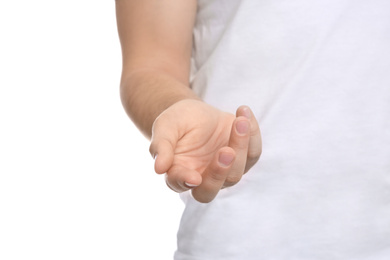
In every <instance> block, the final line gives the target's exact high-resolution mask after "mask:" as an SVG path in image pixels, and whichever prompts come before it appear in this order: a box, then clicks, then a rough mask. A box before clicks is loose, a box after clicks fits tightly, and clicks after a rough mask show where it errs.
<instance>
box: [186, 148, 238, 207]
mask: <svg viewBox="0 0 390 260" xmlns="http://www.w3.org/2000/svg"><path fill="white" fill-rule="evenodd" d="M234 159H235V152H234V150H233V149H232V148H230V147H223V148H221V149H220V150H219V151H218V152H217V153H216V155H215V156H214V158H213V160H212V161H211V163H210V164H209V166H208V167H207V168H206V170H205V171H204V172H203V174H202V183H201V184H200V185H199V186H198V187H196V188H194V189H193V190H192V196H193V197H194V198H195V199H196V200H197V201H199V202H202V203H208V202H210V201H212V200H213V199H214V198H215V196H217V194H218V192H219V190H220V189H221V188H222V186H223V184H224V182H225V180H226V177H227V175H228V173H229V170H230V168H231V166H232V164H233V162H234Z"/></svg>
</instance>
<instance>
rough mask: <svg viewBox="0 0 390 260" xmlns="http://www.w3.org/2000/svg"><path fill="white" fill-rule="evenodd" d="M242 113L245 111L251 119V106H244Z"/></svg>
mask: <svg viewBox="0 0 390 260" xmlns="http://www.w3.org/2000/svg"><path fill="white" fill-rule="evenodd" d="M242 113H243V116H245V117H246V118H248V119H251V116H252V114H251V111H250V110H249V107H244V108H243V109H242Z"/></svg>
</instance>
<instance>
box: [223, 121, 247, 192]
mask: <svg viewBox="0 0 390 260" xmlns="http://www.w3.org/2000/svg"><path fill="white" fill-rule="evenodd" d="M249 138H250V122H249V120H248V119H247V118H246V117H243V116H240V117H237V118H236V119H235V120H234V122H233V125H232V130H231V133H230V139H229V147H231V148H232V149H233V150H234V151H235V153H236V160H235V161H234V164H233V166H232V168H231V169H230V171H229V175H228V177H227V179H226V181H225V183H224V186H225V187H229V186H232V185H234V184H236V183H237V182H239V181H240V179H241V177H242V175H243V174H244V171H245V165H246V160H247V153H248V145H249Z"/></svg>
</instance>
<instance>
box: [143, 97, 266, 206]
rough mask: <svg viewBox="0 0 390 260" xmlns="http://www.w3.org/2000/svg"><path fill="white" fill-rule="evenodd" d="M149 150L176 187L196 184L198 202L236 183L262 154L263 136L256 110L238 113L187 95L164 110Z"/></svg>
mask: <svg viewBox="0 0 390 260" xmlns="http://www.w3.org/2000/svg"><path fill="white" fill-rule="evenodd" d="M150 152H151V154H152V155H153V156H155V171H156V172H157V173H159V174H163V173H166V183H167V185H168V186H169V187H170V188H171V189H172V190H174V191H176V192H183V191H187V190H189V189H192V195H193V197H194V198H195V199H196V200H198V201H199V202H203V203H207V202H210V201H212V200H213V199H214V198H215V196H216V195H217V193H218V192H219V190H220V189H221V188H224V187H229V186H232V185H234V184H236V183H238V182H239V181H240V179H241V177H242V175H243V174H244V173H246V172H247V171H248V170H249V169H250V168H251V167H252V166H253V165H254V164H255V163H256V162H257V161H258V159H259V157H260V154H261V135H260V129H259V126H258V124H257V121H256V119H255V117H254V115H253V113H252V111H251V110H250V109H249V108H248V107H246V106H242V107H240V108H238V109H237V113H236V116H234V115H233V114H229V113H226V112H223V111H220V110H218V109H216V108H214V107H212V106H210V105H208V104H206V103H204V102H202V101H198V100H192V99H186V100H182V101H179V102H177V103H175V104H174V105H172V106H170V107H169V108H168V109H166V110H165V111H164V112H163V113H161V115H160V116H159V117H158V118H157V119H156V120H155V122H154V124H153V135H152V142H151V145H150Z"/></svg>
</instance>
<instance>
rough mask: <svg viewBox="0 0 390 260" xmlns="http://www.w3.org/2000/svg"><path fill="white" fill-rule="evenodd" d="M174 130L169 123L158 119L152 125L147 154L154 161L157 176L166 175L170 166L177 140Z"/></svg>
mask: <svg viewBox="0 0 390 260" xmlns="http://www.w3.org/2000/svg"><path fill="white" fill-rule="evenodd" d="M174 129H175V127H173V125H172V124H171V123H170V122H167V120H163V119H162V118H159V117H158V118H157V119H156V121H155V122H154V124H153V130H152V139H151V144H150V147H149V152H150V154H151V155H152V156H153V158H154V160H155V162H154V170H155V172H156V173H158V174H162V173H166V172H167V171H168V170H169V168H170V167H171V166H172V163H173V157H174V151H175V148H176V144H177V140H178V138H177V134H176V133H175V132H176V131H175V130H174Z"/></svg>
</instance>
